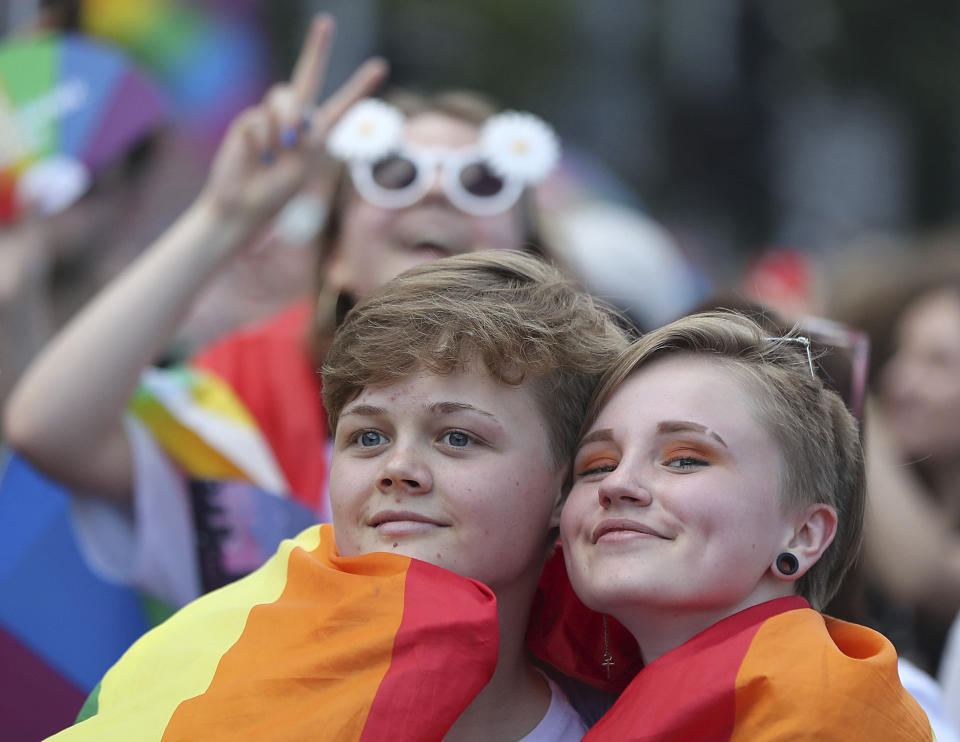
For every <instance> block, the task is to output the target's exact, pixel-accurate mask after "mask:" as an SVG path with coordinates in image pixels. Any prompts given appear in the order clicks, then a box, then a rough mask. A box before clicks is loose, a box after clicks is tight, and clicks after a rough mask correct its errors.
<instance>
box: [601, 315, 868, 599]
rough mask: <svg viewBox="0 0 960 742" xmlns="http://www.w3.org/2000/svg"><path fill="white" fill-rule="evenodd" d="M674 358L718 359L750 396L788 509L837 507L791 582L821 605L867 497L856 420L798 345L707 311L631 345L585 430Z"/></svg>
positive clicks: (845, 564) (844, 564)
mask: <svg viewBox="0 0 960 742" xmlns="http://www.w3.org/2000/svg"><path fill="white" fill-rule="evenodd" d="M676 353H694V354H699V355H707V356H710V357H712V358H716V359H718V360H720V361H721V362H722V363H725V364H727V365H728V366H729V367H730V370H731V372H733V373H734V374H736V375H737V376H739V377H740V380H741V381H742V382H743V383H744V386H745V387H746V388H747V389H748V390H749V391H750V392H751V393H752V394H753V399H754V409H755V410H756V412H757V415H758V417H759V419H760V422H761V424H763V425H764V426H765V427H766V428H767V429H768V430H769V431H770V433H771V434H772V435H773V436H774V438H775V439H776V441H777V444H778V446H779V448H780V451H781V455H782V460H783V467H782V471H781V473H780V476H781V487H780V489H781V492H782V494H783V496H784V501H785V504H786V505H788V506H789V505H792V506H796V507H802V506H805V505H810V504H813V503H826V504H827V505H830V506H832V507H833V508H834V509H835V510H836V512H837V520H838V525H837V533H836V536H835V537H834V539H833V542H832V543H831V544H830V546H829V547H828V548H827V549H826V551H825V552H824V553H823V556H821V557H820V560H819V561H818V562H817V563H816V564H814V565H813V566H812V567H811V568H810V569H809V570H808V571H807V573H806V574H805V575H804V576H803V577H801V578H800V580H798V583H797V591H798V592H799V593H800V594H801V595H803V596H804V597H805V598H807V600H809V601H810V604H811V605H812V606H813V607H814V608H818V609H820V608H822V607H823V606H824V605H826V603H827V602H828V601H829V600H830V598H831V597H833V595H834V594H835V593H836V591H837V588H838V587H839V586H840V583H841V581H842V579H843V576H844V574H846V572H847V570H848V569H849V568H850V567H851V566H852V565H853V563H854V562H855V561H856V558H857V556H858V554H859V551H860V544H861V542H862V539H863V518H864V507H865V502H866V494H865V481H864V466H863V451H862V448H861V445H860V435H859V430H858V427H857V422H856V420H855V419H854V417H853V416H852V415H851V414H850V412H849V411H848V410H847V408H846V406H845V405H844V403H843V400H842V399H841V398H840V397H839V396H838V395H837V394H836V393H835V392H833V391H831V390H830V389H828V388H826V387H825V386H824V385H823V383H822V382H821V381H820V380H819V379H818V378H816V377H814V376H812V374H811V372H810V367H809V365H808V361H807V356H806V353H805V352H804V351H803V349H802V347H800V346H799V345H798V344H796V343H791V342H789V341H786V340H784V339H777V340H771V339H770V338H769V334H768V333H767V332H765V331H764V330H763V329H762V328H761V327H760V325H758V324H757V323H756V322H754V321H753V320H751V319H749V318H747V317H745V316H742V315H739V314H734V313H728V312H705V313H702V314H695V315H691V316H689V317H684V318H681V319H679V320H677V321H675V322H672V323H670V324H669V325H666V326H664V327H662V328H660V329H658V330H655V331H653V332H651V333H649V334H648V335H645V336H644V337H642V338H641V339H639V340H637V341H636V342H635V343H634V344H633V345H631V346H630V348H629V349H628V350H627V351H626V352H625V353H623V355H621V357H620V358H619V359H618V360H617V361H616V362H615V363H614V364H613V366H611V368H610V370H609V371H608V372H607V373H606V374H605V375H604V378H603V380H602V381H601V382H600V384H599V386H598V388H597V393H596V396H595V397H594V399H593V401H592V402H591V405H590V408H589V410H588V411H587V415H586V420H585V423H584V428H583V430H584V431H586V430H587V429H588V428H589V426H590V425H591V424H592V423H593V422H594V421H595V420H596V418H597V415H598V414H599V412H600V410H601V408H603V406H604V405H605V404H606V403H607V401H608V400H609V399H610V396H611V395H612V394H613V392H614V391H615V390H616V389H617V387H619V386H620V385H621V384H622V383H623V382H624V381H625V380H626V379H627V378H628V377H629V376H630V375H631V374H633V373H634V372H636V371H637V370H638V369H640V368H642V367H643V366H644V365H645V364H647V363H649V362H650V361H652V360H654V359H656V358H660V357H662V356H665V355H668V354H676Z"/></svg>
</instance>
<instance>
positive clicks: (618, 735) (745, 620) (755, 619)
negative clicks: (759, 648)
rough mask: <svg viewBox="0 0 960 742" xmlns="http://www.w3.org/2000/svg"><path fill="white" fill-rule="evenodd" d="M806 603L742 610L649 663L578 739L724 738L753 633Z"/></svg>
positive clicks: (713, 741)
mask: <svg viewBox="0 0 960 742" xmlns="http://www.w3.org/2000/svg"><path fill="white" fill-rule="evenodd" d="M806 605H807V603H806V601H804V600H803V599H802V598H782V599H780V600H773V601H770V602H768V603H762V604H760V605H758V606H754V607H753V608H748V609H747V610H745V611H741V612H740V613H736V614H734V615H733V616H730V617H729V618H726V619H724V620H723V621H720V622H719V623H716V624H714V625H713V626H711V627H710V628H709V629H706V630H705V631H703V632H701V633H700V634H698V635H697V636H695V637H693V638H692V639H690V640H689V641H688V642H686V643H685V644H682V645H681V646H679V647H677V648H676V649H674V650H672V651H671V652H668V653H667V654H665V655H663V656H662V657H660V658H658V659H657V660H655V661H653V662H651V663H650V664H649V665H647V666H646V667H645V668H644V669H643V670H641V671H640V672H639V673H638V674H637V677H635V678H634V679H633V682H632V683H630V685H629V687H628V688H627V689H626V690H625V691H624V692H623V694H622V695H621V696H620V698H619V699H618V700H617V702H616V703H615V704H614V706H613V708H611V709H610V710H609V711H608V712H607V713H606V715H605V716H604V717H603V718H602V719H601V720H600V721H599V722H598V723H597V724H596V725H594V726H593V728H591V729H590V731H589V732H588V734H587V736H586V737H584V740H585V741H586V740H594V739H596V740H610V739H616V740H624V741H626V740H640V739H643V740H648V739H656V740H657V741H658V742H686V740H694V739H695V740H699V741H700V742H727V740H729V739H730V736H731V734H732V733H733V727H734V722H735V721H736V696H735V694H734V688H735V685H736V680H737V673H738V672H739V671H740V665H741V663H742V662H743V658H744V656H745V655H746V653H747V650H748V649H749V648H750V643H751V642H752V641H753V637H754V636H755V635H756V633H757V631H758V630H759V629H760V626H761V625H763V622H764V621H765V620H766V619H767V618H769V617H770V616H772V615H776V614H778V613H781V612H783V611H785V610H789V609H791V608H796V607H806Z"/></svg>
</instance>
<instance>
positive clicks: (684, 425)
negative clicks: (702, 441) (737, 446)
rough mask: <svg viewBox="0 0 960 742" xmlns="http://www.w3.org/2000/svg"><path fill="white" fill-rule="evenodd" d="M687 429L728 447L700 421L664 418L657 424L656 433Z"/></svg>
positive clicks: (679, 431)
mask: <svg viewBox="0 0 960 742" xmlns="http://www.w3.org/2000/svg"><path fill="white" fill-rule="evenodd" d="M687 431H692V432H694V433H703V434H704V435H708V436H710V437H711V438H715V439H716V440H718V441H720V443H721V444H722V445H723V447H724V448H729V446H727V444H726V441H724V440H723V438H721V437H720V436H719V435H718V434H716V433H714V432H713V431H712V430H710V429H709V428H707V427H706V426H705V425H701V424H700V423H693V422H689V421H688V420H665V421H664V422H662V423H659V424H658V425H657V433H685V432H687Z"/></svg>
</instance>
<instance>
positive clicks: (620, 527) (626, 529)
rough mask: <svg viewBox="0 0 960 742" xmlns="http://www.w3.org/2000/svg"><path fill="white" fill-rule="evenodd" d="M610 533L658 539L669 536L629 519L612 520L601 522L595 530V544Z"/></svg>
mask: <svg viewBox="0 0 960 742" xmlns="http://www.w3.org/2000/svg"><path fill="white" fill-rule="evenodd" d="M608 533H614V534H625V535H626V534H630V533H636V534H640V535H646V536H655V537H656V538H662V539H665V538H667V536H665V535H664V534H662V533H660V531H658V530H656V529H655V528H651V527H650V526H648V525H646V524H644V523H640V522H638V521H635V520H629V519H627V518H611V519H608V520H604V521H601V522H600V524H599V525H597V527H596V528H594V529H593V534H592V537H593V543H597V541H599V540H600V539H601V538H602V537H603V536H606V535H607V534H608Z"/></svg>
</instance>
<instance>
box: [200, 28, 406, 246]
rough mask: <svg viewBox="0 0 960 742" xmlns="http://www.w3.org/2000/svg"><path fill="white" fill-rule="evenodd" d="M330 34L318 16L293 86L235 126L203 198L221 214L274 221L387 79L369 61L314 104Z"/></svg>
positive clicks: (376, 62) (250, 221)
mask: <svg viewBox="0 0 960 742" xmlns="http://www.w3.org/2000/svg"><path fill="white" fill-rule="evenodd" d="M333 33H334V21H333V18H332V17H331V16H329V15H326V14H323V15H318V16H317V17H315V18H314V19H313V22H312V23H311V25H310V29H309V31H308V33H307V38H306V40H305V41H304V44H303V48H302V49H301V51H300V55H299V57H298V59H297V63H296V66H295V67H294V70H293V75H292V76H291V78H290V81H289V82H287V83H282V84H278V85H274V86H273V87H272V88H271V89H270V90H269V92H268V93H267V94H266V96H265V97H264V99H263V100H262V101H261V102H260V103H259V104H258V105H256V106H253V107H252V108H248V109H247V110H246V111H244V112H243V113H241V114H240V115H239V116H238V117H237V118H236V119H235V120H234V121H233V123H232V124H231V125H230V128H229V130H228V131H227V134H226V137H225V138H224V141H223V143H222V144H221V145H220V149H219V151H218V152H217V155H216V158H215V159H214V163H213V168H212V170H211V173H210V177H209V179H208V181H207V185H206V186H205V188H204V191H203V194H202V195H201V200H202V201H205V202H206V203H207V204H208V205H209V206H210V207H211V208H212V209H213V210H214V212H215V213H216V214H217V215H218V216H220V217H224V218H230V219H238V220H240V221H241V222H244V223H247V225H248V226H249V227H250V228H253V227H256V226H258V225H259V224H260V223H261V222H263V221H265V220H266V219H268V218H270V217H271V216H273V215H274V214H275V213H276V212H277V211H278V210H279V209H280V208H281V207H282V206H283V205H284V204H285V203H286V202H287V201H288V200H289V199H290V198H291V197H292V196H293V195H294V194H295V193H296V192H297V190H298V189H299V188H300V187H301V185H302V184H303V182H304V180H305V178H306V177H307V175H308V174H309V173H310V172H311V171H312V170H313V169H315V168H318V167H320V165H321V162H322V160H323V154H324V145H325V142H326V136H327V133H328V132H329V131H330V128H331V127H332V126H333V124H334V123H336V121H337V119H339V118H340V116H341V115H343V113H344V112H345V111H346V110H347V109H348V108H349V107H350V106H351V105H352V104H353V103H355V102H356V101H357V100H359V99H361V98H363V97H365V96H367V95H370V94H371V93H372V92H373V91H374V90H375V89H376V88H377V87H378V86H379V85H380V83H381V82H382V81H383V79H384V77H385V76H386V73H387V65H386V63H385V62H384V61H383V60H382V59H377V58H374V59H369V60H367V61H366V62H364V63H363V64H362V65H361V66H360V67H359V68H358V69H357V70H356V71H355V72H354V73H353V75H351V77H350V79H349V80H347V82H346V83H344V85H343V86H342V87H341V88H340V89H339V90H337V91H336V92H335V93H334V94H333V95H332V96H331V97H330V98H328V99H327V100H326V101H325V102H323V104H322V105H320V106H317V105H316V104H315V101H316V98H317V94H318V93H319V91H320V88H321V87H322V85H323V81H324V77H325V74H326V67H327V59H328V57H329V53H330V48H331V45H332V39H333Z"/></svg>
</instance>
